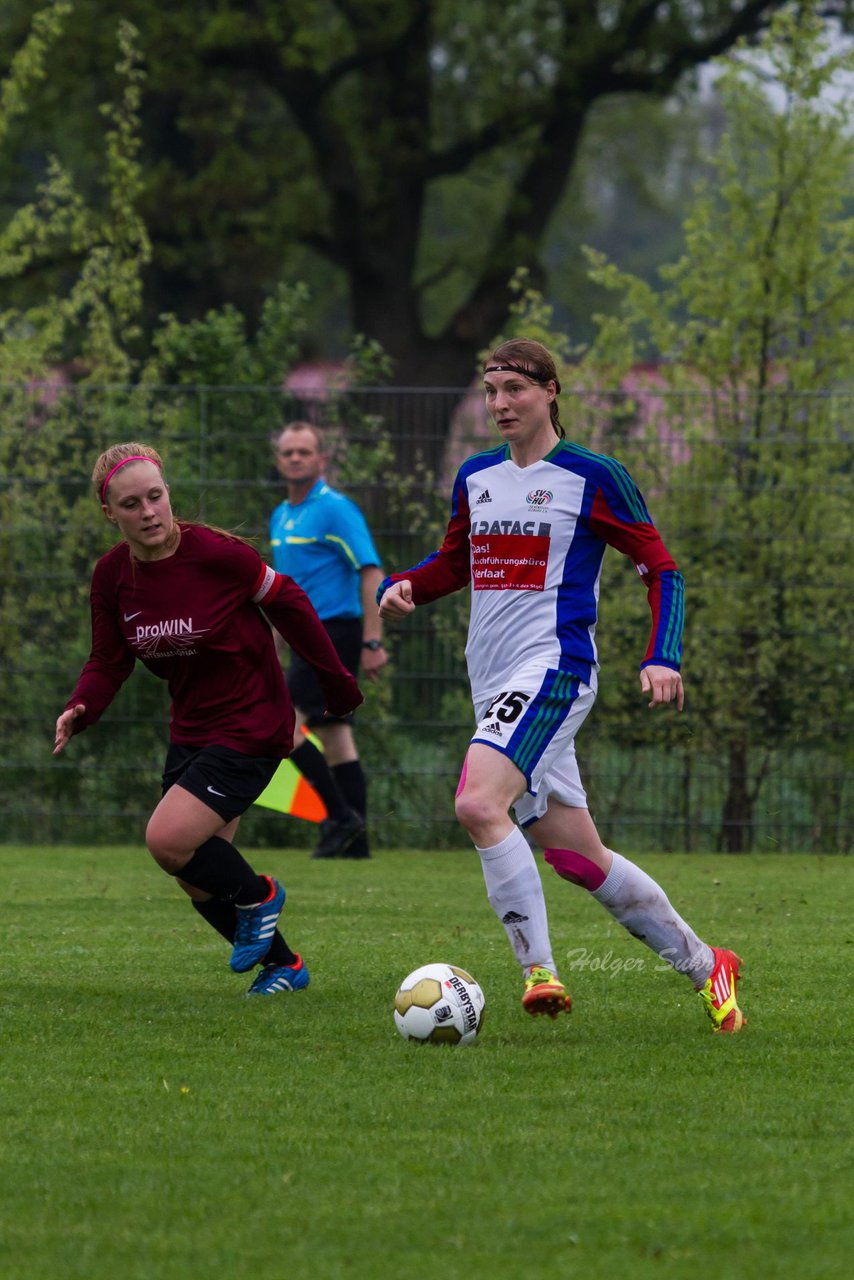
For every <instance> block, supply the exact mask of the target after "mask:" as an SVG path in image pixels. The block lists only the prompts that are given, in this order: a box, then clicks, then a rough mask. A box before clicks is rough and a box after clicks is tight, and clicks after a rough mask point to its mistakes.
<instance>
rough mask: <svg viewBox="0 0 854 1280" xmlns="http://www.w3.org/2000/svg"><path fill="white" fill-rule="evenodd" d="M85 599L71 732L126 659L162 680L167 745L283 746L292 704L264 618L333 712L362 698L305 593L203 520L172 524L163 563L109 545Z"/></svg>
mask: <svg viewBox="0 0 854 1280" xmlns="http://www.w3.org/2000/svg"><path fill="white" fill-rule="evenodd" d="M91 606H92V652H91V654H90V655H89V660H88V662H87V663H86V665H85V666H84V668H83V671H82V672H81V674H80V679H79V680H78V682H77V687H76V689H75V690H74V693H73V694H72V696H71V697H70V698H69V700H68V703H67V704H66V707H72V706H75V705H76V704H77V703H83V704H84V706H85V707H86V713H85V715H83V716H81V717H80V719H79V720H78V721H75V731H79V730H80V729H85V728H87V727H88V726H89V725H91V724H94V723H95V722H96V721H97V720H98V719H99V718H100V716H101V715H102V714H103V712H104V711H105V710H106V708H107V707H108V706H109V704H110V702H111V701H112V699H113V698H114V697H115V695H116V693H117V691H118V689H119V688H120V686H121V685H122V683H123V682H124V681H125V680H126V679H127V678H128V676H129V675H130V673H131V671H132V670H133V667H134V662H135V660H136V659H137V658H138V659H139V660H140V662H142V663H143V664H144V665H145V666H146V667H148V669H149V671H152V672H153V673H154V674H155V675H156V676H159V677H160V678H161V679H162V680H166V681H167V683H168V685H169V692H170V694H171V696H172V709H171V711H172V714H171V728H170V738H171V741H172V742H178V743H182V744H185V745H188V746H223V747H231V748H232V749H233V750H235V751H242V752H244V753H245V754H247V755H255V756H279V755H282V756H284V755H287V754H288V753H289V752H290V750H291V747H292V745H293V731H294V711H293V706H292V704H291V700H290V697H289V696H288V692H287V688H286V686H285V681H284V678H283V676H282V669H281V665H280V663H279V659H278V657H277V654H276V648H275V644H274V641H273V635H272V632H271V630H270V626H269V623H268V619H269V622H271V623H272V624H273V625H274V626H275V627H276V630H277V631H278V632H279V633H280V634H281V635H282V636H283V638H284V639H285V640H286V641H287V642H288V644H289V645H290V646H291V647H292V648H293V649H294V650H295V651H296V652H297V653H299V654H300V655H301V656H302V657H303V658H305V659H306V661H307V662H310V663H311V665H312V666H313V667H314V668H315V670H316V672H317V676H318V679H319V680H320V683H321V686H322V688H323V690H324V692H325V694H326V696H327V705H328V708H329V710H330V711H331V712H332V713H333V714H335V715H345V714H347V712H349V711H352V710H353V708H354V707H356V706H357V705H358V704H359V703H360V702H361V701H362V697H361V694H360V692H359V689H358V686H357V684H356V681H355V679H354V678H353V676H352V675H351V674H350V673H349V672H348V671H347V670H346V668H345V667H344V666H343V665H342V664H341V661H340V659H339V658H338V655H337V654H336V652H335V650H334V648H333V647H332V643H331V641H330V640H329V637H328V635H327V633H326V630H325V628H324V626H323V624H322V623H321V622H320V619H319V618H318V617H317V614H316V613H315V611H314V609H313V608H312V606H311V603H310V601H309V599H308V596H307V595H306V594H305V592H304V591H302V590H301V588H300V587H298V586H297V585H296V583H295V582H293V581H292V579H290V578H286V577H284V576H282V575H280V574H277V573H275V572H274V570H273V569H270V568H269V567H268V566H267V565H265V564H264V562H263V561H262V560H261V557H260V556H259V555H258V552H257V551H255V550H254V548H252V547H250V546H247V545H246V543H244V542H239V541H236V540H235V539H233V538H229V537H227V536H226V535H224V534H220V533H216V532H214V531H213V530H212V529H207V528H205V527H204V526H203V525H193V524H190V525H187V524H182V525H181V541H180V543H179V544H178V548H177V550H176V551H175V554H174V555H172V556H169V557H167V558H166V559H165V560H152V561H140V560H135V559H133V558H132V557H131V554H130V550H129V548H128V545H127V543H125V542H122V543H119V545H118V546H116V547H113V549H112V551H109V552H108V553H107V554H106V555H105V556H103V557H102V558H101V559H100V560H99V561H98V563H97V564H96V566H95V571H94V573H93V575H92V588H91ZM262 610H263V612H262ZM265 615H266V617H265Z"/></svg>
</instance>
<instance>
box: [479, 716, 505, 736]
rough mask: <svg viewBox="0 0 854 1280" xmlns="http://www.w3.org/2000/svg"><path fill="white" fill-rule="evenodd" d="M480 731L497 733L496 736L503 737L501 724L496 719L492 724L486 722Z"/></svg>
mask: <svg viewBox="0 0 854 1280" xmlns="http://www.w3.org/2000/svg"><path fill="white" fill-rule="evenodd" d="M479 732H480V733H494V734H495V736H496V738H500V737H501V725H500V724H497V723H496V721H494V720H493V722H492V724H485V725H484V726H483V728H482V729H480V730H479Z"/></svg>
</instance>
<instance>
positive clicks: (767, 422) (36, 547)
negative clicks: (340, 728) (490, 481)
mask: <svg viewBox="0 0 854 1280" xmlns="http://www.w3.org/2000/svg"><path fill="white" fill-rule="evenodd" d="M852 401H854V397H852V396H850V395H846V394H838V395H826V396H797V395H794V394H788V393H785V392H782V391H778V392H774V393H773V394H765V395H763V396H757V395H753V396H744V395H741V396H732V395H730V396H728V397H720V398H718V397H712V396H707V395H702V394H700V393H685V394H675V393H668V392H666V391H663V390H661V389H660V388H659V389H652V390H646V391H644V390H636V391H635V392H634V393H633V394H627V393H625V392H621V393H619V394H605V393H602V392H589V393H587V392H586V393H581V392H578V393H575V394H572V393H569V394H568V393H564V395H563V396H562V397H561V405H562V417H563V420H564V425H565V427H566V430H567V434H568V436H569V437H570V438H571V439H573V440H575V441H577V442H578V443H580V444H583V445H585V446H588V447H590V448H592V449H595V450H597V451H601V452H605V453H609V454H611V455H614V456H616V457H618V458H619V459H620V460H621V461H622V462H623V463H624V464H625V465H626V466H627V468H628V469H629V471H630V472H631V473H632V475H633V476H634V478H635V479H636V481H637V482H638V484H639V486H640V488H641V490H642V491H643V493H644V495H645V497H646V499H647V503H648V505H649V507H650V509H651V511H652V514H653V518H654V519H655V520H656V523H657V524H658V526H659V528H660V529H661V531H662V533H663V536H664V538H665V541H666V542H667V544H668V547H669V548H670V550H671V552H672V554H673V555H674V557H675V559H676V560H677V562H678V563H679V566H680V568H681V569H682V571H683V573H684V575H685V578H686V583H687V626H686V643H685V664H684V673H685V680H686V693H687V705H686V710H685V712H684V713H683V714H682V715H681V716H677V715H676V714H675V713H671V712H668V711H662V712H658V713H656V714H654V715H651V714H650V713H649V711H648V709H647V707H646V705H645V702H644V700H643V699H642V698H641V697H640V693H639V686H638V680H637V667H638V663H639V660H640V658H641V656H642V654H643V651H644V648H645V645H646V638H647V635H648V629H649V614H648V610H647V605H646V600H645V592H644V589H643V586H642V585H641V584H640V583H639V580H638V578H637V576H636V574H635V573H634V571H633V569H632V566H631V565H630V564H629V563H628V561H625V560H624V559H623V558H622V557H620V556H619V555H618V554H617V553H616V552H613V551H609V552H608V554H607V556H606V560H605V570H604V573H603V579H602V592H601V616H600V626H599V630H598V633H597V642H598V644H599V649H600V661H601V664H602V672H601V675H600V695H599V699H598V702H597V706H596V708H595V709H594V711H593V713H592V715H591V717H590V719H589V721H588V723H587V724H586V725H585V727H584V728H583V729H582V732H581V735H580V737H579V742H578V751H579V759H580V762H581V767H582V775H583V777H584V780H585V784H586V786H587V788H588V793H589V797H590V803H591V809H592V811H593V813H594V816H595V818H596V820H597V823H598V824H599V827H600V830H601V832H602V834H603V838H604V839H605V840H606V841H607V842H609V843H610V844H612V845H614V846H616V847H620V848H624V849H626V850H627V851H632V850H634V851H638V852H642V851H644V850H697V851H706V852H708V851H714V850H725V851H730V852H750V851H762V850H791V851H804V850H809V851H815V852H828V853H839V852H849V851H850V849H851V843H852V830H854V822H852V814H851V793H852V786H851V776H852V735H851V723H852V720H851V705H852V704H851V668H850V653H851V638H852V634H854V628H852V613H851V601H852V599H854V582H852V576H853V575H852V554H851V553H852V541H854V502H852V497H854V474H852V472H853V470H854V468H852V463H854V449H852V433H851V426H850V424H851V421H852V413H851V410H852V408H854V403H852ZM292 419H303V420H308V421H311V422H315V423H317V424H319V425H322V426H324V427H325V428H326V429H327V431H328V434H329V437H330V439H331V441H332V444H333V453H334V462H333V465H332V467H331V468H330V475H329V479H330V480H331V482H332V483H334V484H337V485H340V486H341V487H343V488H345V489H346V491H347V492H349V493H350V494H351V496H353V497H354V498H355V499H356V500H357V501H358V502H359V503H360V505H361V506H362V508H363V510H364V511H365V514H366V516H367V518H368V521H369V524H370V526H371V529H372V531H373V533H374V536H375V539H376V541H377V544H378V547H379V549H380V552H381V555H382V557H383V562H384V565H385V566H386V567H387V568H388V569H400V568H405V567H407V566H410V565H413V564H415V563H417V562H418V561H419V560H421V559H422V558H423V557H424V555H426V554H427V553H428V552H429V551H431V550H433V549H434V548H435V547H437V546H438V545H439V542H440V540H441V537H442V534H443V530H444V525H445V521H446V518H447V514H448V499H449V493H450V484H451V481H452V478H453V475H454V473H455V471H456V467H457V466H458V465H459V463H460V461H461V460H462V459H463V458H464V457H466V456H468V455H469V454H470V453H472V452H476V451H478V450H479V449H482V448H487V447H489V446H490V445H491V444H493V443H494V442H495V437H494V435H493V434H492V432H491V430H490V427H489V424H488V422H487V420H486V418H485V415H484V411H483V406H482V402H481V397H480V395H479V394H478V393H476V392H473V391H471V392H466V391H460V390H456V389H432V390H423V389H402V388H393V389H367V390H364V389H358V390H354V389H349V390H343V391H342V390H338V391H333V390H330V391H329V392H328V393H325V394H321V395H312V396H311V397H300V396H297V395H293V394H292V393H289V392H286V391H283V390H282V389H281V388H270V387H235V388H228V387H127V388H122V387H104V388H98V387H85V388H81V387H78V388H75V389H70V388H64V387H56V386H51V387H46V386H36V385H33V386H26V387H24V386H6V387H0V545H2V557H0V671H2V684H3V699H2V711H1V712H0V715H2V726H1V727H2V740H0V799H2V805H3V813H4V823H3V836H4V838H5V839H6V840H9V841H16V842H20V841H33V842H38V843H54V842H62V843H89V844H91V843H107V842H109V843H132V844H133V843H139V842H140V841H141V838H142V833H143V830H144V826H145V821H146V819H147V816H148V814H149V812H150V811H151V809H152V807H153V805H154V804H155V803H156V801H157V798H158V795H159V775H160V768H161V765H162V760H163V755H164V751H165V744H166V740H167V732H168V706H167V703H168V699H167V696H166V691H165V689H164V687H163V685H162V684H161V682H160V681H158V680H156V679H155V678H154V677H152V676H151V675H150V674H149V673H148V672H145V671H144V670H143V669H142V668H141V667H140V668H138V669H137V671H136V672H135V673H134V675H133V677H132V678H131V680H130V681H129V682H128V683H127V685H126V686H125V687H124V688H123V690H122V691H121V693H120V695H119V696H118V697H117V699H116V700H115V702H114V704H113V706H112V707H111V708H110V710H109V712H108V713H107V715H106V716H105V717H104V719H103V721H102V722H101V723H100V724H99V725H98V726H97V727H96V728H95V729H94V730H92V731H90V732H87V733H86V734H83V735H81V736H80V737H78V738H76V739H75V740H74V743H73V744H72V746H71V748H70V749H69V750H68V751H67V752H66V753H65V754H64V755H63V756H62V757H60V758H58V759H56V760H54V759H53V758H52V756H51V747H52V740H53V726H54V722H55V719H56V716H57V714H58V713H59V711H60V709H61V708H62V706H63V705H64V703H65V701H66V699H67V697H68V695H69V693H70V691H71V689H72V688H73V685H74V682H75V679H76V676H77V673H78V671H79V669H80V667H81V665H82V663H83V662H84V661H85V658H86V656H87V653H88V645H89V619H88V585H89V578H90V575H91V570H92V566H93V564H94V561H95V559H96V558H97V556H98V555H99V554H102V553H103V552H104V551H105V550H106V549H107V548H108V547H109V546H110V545H111V538H110V533H111V529H110V528H109V527H108V526H107V524H106V522H105V521H103V519H102V518H101V516H100V513H99V511H98V508H97V504H96V502H95V500H94V498H93V497H92V495H91V492H90V488H89V480H88V477H89V474H90V472H91V468H92V464H93V463H94V460H95V457H96V456H97V455H98V453H99V452H100V451H101V450H102V449H103V448H105V447H106V446H107V445H108V444H110V443H113V442H115V441H117V440H138V441H144V442H146V443H150V444H153V445H155V446H156V447H157V448H158V449H159V450H160V451H161V453H162V454H163V455H164V458H165V461H166V471H167V476H168V479H169V481H170V484H171V488H172V498H173V506H174V508H175V510H176V512H177V513H178V514H179V515H181V516H183V517H185V518H188V519H193V518H199V519H202V520H206V521H208V522H210V523H213V524H218V525H222V526H224V527H227V528H229V529H232V530H234V531H235V532H239V533H240V534H242V535H243V536H249V537H252V538H254V539H256V540H257V545H258V548H259V550H260V551H261V553H262V555H266V554H267V551H268V545H267V520H268V517H269V514H270V512H271V511H272V509H273V507H274V506H275V505H276V504H277V503H278V502H279V501H280V500H281V498H282V497H283V488H282V485H281V481H280V480H279V479H278V477H277V475H276V472H275V468H274V466H273V458H272V450H271V447H270V436H271V433H272V432H273V431H274V430H275V429H276V428H277V427H278V426H279V425H280V424H281V423H283V422H284V421H288V420H292ZM467 612H468V599H467V593H465V592H461V593H458V595H456V596H453V597H448V598H447V599H445V600H442V601H438V602H437V603H436V604H434V605H431V606H429V607H428V608H424V609H419V610H418V611H417V612H416V614H415V615H414V616H413V618H412V619H410V620H409V621H408V622H407V623H406V624H404V625H401V626H400V627H398V628H394V629H390V630H389V632H388V637H389V648H390V651H391V655H392V657H391V662H390V664H389V666H388V667H387V668H386V669H385V672H384V674H383V677H382V679H381V680H380V681H379V682H377V683H376V684H371V685H368V686H367V688H366V693H367V704H366V706H365V707H364V708H363V709H362V710H361V711H360V713H359V717H358V726H357V736H358V740H359V745H360V750H361V753H362V756H363V758H364V760H365V763H366V766H367V769H368V773H369V777H370V786H371V792H370V817H369V824H370V828H371V835H372V840H373V842H374V844H375V845H377V846H379V847H381V846H382V845H386V846H389V847H391V846H393V847H400V846H403V847H412V848H415V849H417V848H424V847H442V846H451V845H457V844H459V843H460V841H461V839H462V836H461V833H460V831H459V829H458V828H457V826H456V823H455V821H454V817H453V794H454V790H455V788H456V783H457V779H458V775H459V769H460V765H461V761H462V758H463V755H464V752H465V749H466V744H467V742H468V739H469V735H470V733H471V729H472V715H471V708H470V704H469V698H468V685H467V680H466V675H465V664H464V654H463V649H464V643H465V629H466V620H467ZM243 823H244V826H245V827H246V828H248V831H247V835H246V838H247V839H249V840H250V841H251V842H252V843H254V844H258V843H266V844H271V845H274V846H297V847H305V848H309V847H311V845H312V844H313V839H314V832H313V831H312V830H310V829H308V827H307V825H306V824H304V823H302V822H300V821H299V820H297V819H293V818H286V817H283V816H280V815H278V814H272V813H270V812H269V811H266V810H262V809H258V808H253V809H252V810H251V811H250V812H249V813H248V814H247V815H246V816H245V818H244V819H243Z"/></svg>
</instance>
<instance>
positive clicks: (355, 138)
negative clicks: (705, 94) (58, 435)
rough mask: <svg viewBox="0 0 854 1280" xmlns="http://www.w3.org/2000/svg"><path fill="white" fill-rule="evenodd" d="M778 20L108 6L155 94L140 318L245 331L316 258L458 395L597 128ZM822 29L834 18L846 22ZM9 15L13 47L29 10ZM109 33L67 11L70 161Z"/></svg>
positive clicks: (650, 13) (437, 381)
mask: <svg viewBox="0 0 854 1280" xmlns="http://www.w3.org/2000/svg"><path fill="white" fill-rule="evenodd" d="M785 3H786V0H739V2H737V3H733V2H732V0H668V2H667V3H660V2H657V0H656V2H655V3H652V2H651V0H614V3H611V4H597V3H593V2H592V0H584V3H579V2H578V0H514V2H513V3H509V4H505V5H501V6H496V5H494V4H487V3H485V2H484V0H477V2H473V3H470V4H468V5H466V6H465V8H464V10H463V11H461V10H460V9H459V6H457V5H451V4H450V3H448V0H305V3H303V4H301V5H299V6H297V5H282V4H281V3H279V2H278V0H251V2H250V3H246V2H245V0H242V2H241V3H240V4H239V5H238V4H237V3H233V2H230V0H217V2H216V3H212V2H211V0H208V2H207V3H202V4H199V3H193V4H189V3H176V4H173V5H170V6H168V7H164V6H162V5H160V4H155V3H153V0H124V3H123V5H122V13H123V14H124V15H125V16H126V17H127V18H128V19H129V20H131V21H133V22H134V23H135V25H136V26H137V27H138V29H139V30H140V32H141V33H142V43H143V47H144V49H145V56H146V65H147V71H148V75H149V80H148V87H147V90H146V94H145V99H144V102H143V105H142V117H143V122H144V136H145V152H146V157H147V159H146V183H145V192H144V201H143V205H142V212H143V215H144V218H145V221H146V224H147V226H148V227H149V229H150V232H151V236H152V240H153V244H154V261H153V265H152V270H151V272H150V274H149V277H148V279H149V287H150V289H151V291H152V296H153V297H154V298H156V299H158V300H159V301H160V304H161V305H160V309H163V306H162V300H163V299H165V298H168V299H169V303H168V304H167V309H169V310H174V311H175V312H176V313H177V314H178V315H179V317H180V318H181V319H183V320H188V319H192V318H195V317H198V316H201V315H203V314H204V313H205V312H206V311H207V310H209V309H211V308H214V309H220V308H221V307H222V305H223V304H224V303H225V302H231V303H233V304H234V305H235V306H237V307H238V308H239V309H240V310H241V311H243V312H244V313H246V314H247V315H251V316H254V315H256V314H257V313H258V311H259V310H260V301H261V299H262V298H263V297H264V296H266V295H267V293H268V292H269V289H270V283H271V282H275V281H276V280H278V279H281V278H282V276H283V274H284V273H285V272H286V271H287V269H288V266H289V265H292V264H293V262H294V260H295V258H294V255H295V254H297V253H300V254H305V253H311V254H313V255H315V256H317V257H319V258H320V259H322V260H323V261H324V262H326V263H328V264H329V265H330V268H331V270H332V271H334V272H335V273H338V274H343V275H344V276H346V279H347V282H348V289H349V300H350V313H351V320H352V327H353V328H354V329H355V330H356V331H358V332H361V333H364V334H366V335H368V336H369V337H370V338H372V339H375V340H378V341H379V342H380V343H381V345H382V346H383V347H384V349H385V350H386V351H387V352H388V353H389V355H390V356H391V357H392V358H393V360H394V369H395V378H396V380H397V381H398V382H399V383H401V384H404V385H405V384H411V385H431V384H432V385H465V384H466V383H467V382H468V379H469V376H470V372H471V368H472V360H473V357H474V354H475V352H476V351H477V350H478V348H479V347H480V346H481V345H482V344H483V341H484V339H485V337H486V336H487V335H488V334H490V333H492V332H495V331H496V330H497V329H499V328H500V327H501V325H502V324H503V322H504V319H505V317H506V314H507V307H508V303H509V301H510V297H509V294H508V284H507V282H508V280H509V279H510V277H511V276H512V274H513V272H514V271H515V269H516V268H517V267H519V266H527V267H528V268H529V269H530V270H531V271H532V272H533V273H534V276H535V279H538V278H540V276H539V275H538V273H539V272H540V270H541V263H540V255H541V250H542V246H543V244H544V241H545V237H546V235H547V232H548V229H549V226H550V223H551V221H552V219H553V217H554V215H555V212H556V210H557V209H558V208H559V206H560V201H561V199H562V197H563V195H564V192H565V191H566V189H567V184H568V181H569V179H570V177H571V176H572V174H573V171H574V167H575V165H576V161H577V158H578V155H579V148H580V146H581V142H582V138H583V135H584V132H585V129H586V127H587V123H588V120H589V117H590V114H591V111H592V109H593V108H594V106H595V105H596V104H598V103H600V102H602V101H606V100H609V99H611V98H612V97H614V96H615V95H625V94H635V95H647V96H661V95H667V94H669V93H670V92H671V91H672V90H673V88H674V86H675V85H676V84H677V82H678V81H679V80H680V78H681V77H683V76H684V75H685V73H686V72H689V71H690V70H691V69H692V68H695V67H697V66H699V65H700V64H702V63H704V62H706V61H707V60H708V59H709V58H711V57H713V56H715V55H717V54H720V53H721V52H723V51H724V50H726V49H727V48H729V47H730V46H731V45H732V44H733V42H734V41H735V40H736V39H738V38H739V37H744V36H752V35H755V34H756V33H757V32H760V31H761V30H763V28H764V27H765V26H766V24H767V22H768V20H769V18H770V17H771V16H772V15H773V14H774V13H775V12H776V11H778V10H779V9H781V7H783V6H784V5H785ZM819 7H820V9H821V11H822V12H823V13H825V14H827V15H834V14H835V15H839V16H845V15H847V14H848V12H849V9H850V0H825V2H824V3H823V4H821V5H820V6H819ZM5 9H6V11H7V12H6V17H5V41H4V43H5V47H6V48H7V49H8V48H12V47H14V45H15V43H16V41H17V40H19V39H20V38H21V36H22V31H23V30H24V29H25V24H26V23H27V22H28V21H29V5H27V4H24V2H23V0H12V2H11V3H9V4H7V6H5ZM115 15H116V6H115V5H114V4H112V3H110V0H75V5H74V13H73V16H72V18H71V19H70V20H69V23H68V26H67V31H66V35H65V37H64V39H63V42H62V47H61V49H56V50H54V51H53V57H52V75H51V77H50V81H49V83H46V85H45V91H44V95H43V97H42V103H43V121H44V127H45V128H46V129H50V127H51V125H53V126H54V127H55V126H56V121H57V117H58V113H60V112H62V113H63V115H64V117H65V119H67V120H69V121H74V122H75V124H77V125H82V126H83V127H78V128H75V130H74V131H73V135H72V134H71V133H70V132H69V134H68V135H67V136H68V137H69V145H70V146H72V147H77V148H79V149H80V150H81V151H82V150H83V148H84V147H85V139H86V137H87V136H88V133H89V130H88V128H87V127H85V123H84V122H85V118H86V114H87V111H88V110H89V109H90V108H91V103H92V92H93V88H92V86H93V83H100V81H101V79H102V78H103V77H104V76H105V75H107V74H109V73H108V71H107V68H109V67H110V66H111V59H112V53H111V48H110V30H111V27H112V25H113V21H114V18H115ZM19 154H20V155H21V157H22V158H21V164H20V167H19V171H18V175H17V177H18V181H19V183H21V184H24V183H25V181H26V167H27V163H28V162H29V163H30V164H31V163H32V154H31V152H28V151H26V150H25V149H24V147H23V141H22V143H21V151H20V152H19ZM81 158H82V156H81ZM75 171H77V169H76V167H75ZM303 261H304V259H303ZM439 289H441V297H442V305H441V307H440V308H438V309H437V308H436V307H435V305H431V304H432V303H435V299H436V296H437V290H439Z"/></svg>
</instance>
